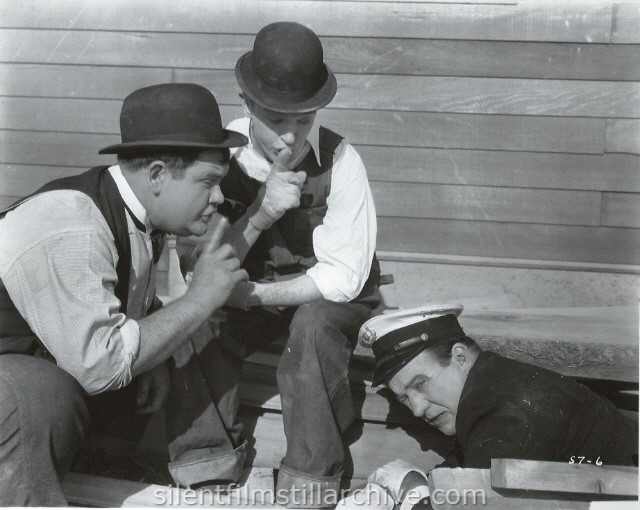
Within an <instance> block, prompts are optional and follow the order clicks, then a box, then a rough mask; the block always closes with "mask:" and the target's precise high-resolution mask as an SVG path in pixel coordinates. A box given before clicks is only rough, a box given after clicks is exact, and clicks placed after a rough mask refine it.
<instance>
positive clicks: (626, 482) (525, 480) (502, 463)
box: [491, 458, 638, 498]
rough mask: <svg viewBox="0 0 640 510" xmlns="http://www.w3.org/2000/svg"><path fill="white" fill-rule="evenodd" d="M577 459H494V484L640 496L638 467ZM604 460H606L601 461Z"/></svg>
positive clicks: (557, 490) (492, 483)
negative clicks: (571, 461)
mask: <svg viewBox="0 0 640 510" xmlns="http://www.w3.org/2000/svg"><path fill="white" fill-rule="evenodd" d="M579 462H580V458H578V459H576V460H575V464H574V463H566V462H544V461H535V460H522V459H491V487H492V488H493V489H506V490H519V491H552V492H562V493H572V494H589V495H604V496H631V497H633V498H637V496H638V468H637V467H632V466H605V465H596V463H597V462H598V459H584V462H583V463H582V464H580V463H579ZM600 463H602V461H600Z"/></svg>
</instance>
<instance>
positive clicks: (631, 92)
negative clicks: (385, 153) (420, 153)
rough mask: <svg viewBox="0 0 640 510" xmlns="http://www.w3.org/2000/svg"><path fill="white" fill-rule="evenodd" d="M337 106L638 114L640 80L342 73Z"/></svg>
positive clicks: (476, 111)
mask: <svg viewBox="0 0 640 510" xmlns="http://www.w3.org/2000/svg"><path fill="white" fill-rule="evenodd" d="M332 107H334V108H361V109H373V110H402V111H429V112H457V113H492V114H503V115H552V116H557V115H560V116H584V117H639V116H640V83H634V82H610V81H609V82H608V81H565V80H522V79H499V78H457V77H456V78H453V77H451V78H450V77H431V76H429V77H423V76H384V75H349V76H341V77H340V87H339V88H338V94H337V95H336V98H335V99H334V100H333V102H332Z"/></svg>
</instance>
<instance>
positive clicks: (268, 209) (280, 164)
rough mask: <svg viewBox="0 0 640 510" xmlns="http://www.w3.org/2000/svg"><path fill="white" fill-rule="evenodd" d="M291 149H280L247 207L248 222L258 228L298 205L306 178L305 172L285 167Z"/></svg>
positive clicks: (263, 228) (269, 225)
mask: <svg viewBox="0 0 640 510" xmlns="http://www.w3.org/2000/svg"><path fill="white" fill-rule="evenodd" d="M291 154H292V153H291V150H290V149H288V148H287V149H282V150H281V151H280V152H279V153H278V155H277V156H276V159H275V160H274V162H273V164H272V165H271V171H270V172H269V175H268V176H267V180H266V181H265V183H264V185H263V186H262V187H261V188H260V191H259V192H258V196H257V198H256V200H255V202H254V203H253V204H252V207H250V208H249V214H250V216H249V223H251V225H253V226H254V227H255V228H257V229H258V230H266V229H268V228H269V227H271V225H273V224H274V223H275V222H276V221H277V220H278V219H280V218H281V217H282V215H283V214H284V213H285V212H287V210H288V209H293V208H295V207H298V206H299V205H300V190H301V189H302V188H303V186H304V182H305V180H306V179H307V174H306V173H305V172H302V171H300V172H292V171H290V170H288V169H287V162H288V161H289V160H290V159H291Z"/></svg>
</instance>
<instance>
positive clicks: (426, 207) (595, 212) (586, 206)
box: [371, 182, 600, 226]
mask: <svg viewBox="0 0 640 510" xmlns="http://www.w3.org/2000/svg"><path fill="white" fill-rule="evenodd" d="M371 191H372V193H373V198H374V202H375V204H376V211H377V213H378V214H379V215H381V216H386V217H393V216H399V217H404V218H443V219H444V218H448V219H457V220H479V221H509V222H516V223H546V224H559V225H587V226H589V225H590V226H597V225H599V223H600V193H597V192H593V191H565V190H535V189H521V188H496V187H484V186H469V185H464V186H450V185H442V184H416V183H398V182H396V183H392V182H372V183H371Z"/></svg>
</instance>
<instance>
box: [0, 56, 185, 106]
mask: <svg viewBox="0 0 640 510" xmlns="http://www.w3.org/2000/svg"><path fill="white" fill-rule="evenodd" d="M0 75H2V81H0V94H2V95H6V96H11V95H14V96H33V97H38V96H40V97H47V98H51V97H69V98H102V99H124V97H125V96H127V95H128V94H129V93H131V92H133V91H134V90H136V89H139V88H142V87H146V86H149V85H155V84H156V83H168V82H170V81H172V74H171V69H157V68H146V69H145V68H137V67H128V68H127V67H106V66H60V65H57V66H51V65H47V64H0Z"/></svg>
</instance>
